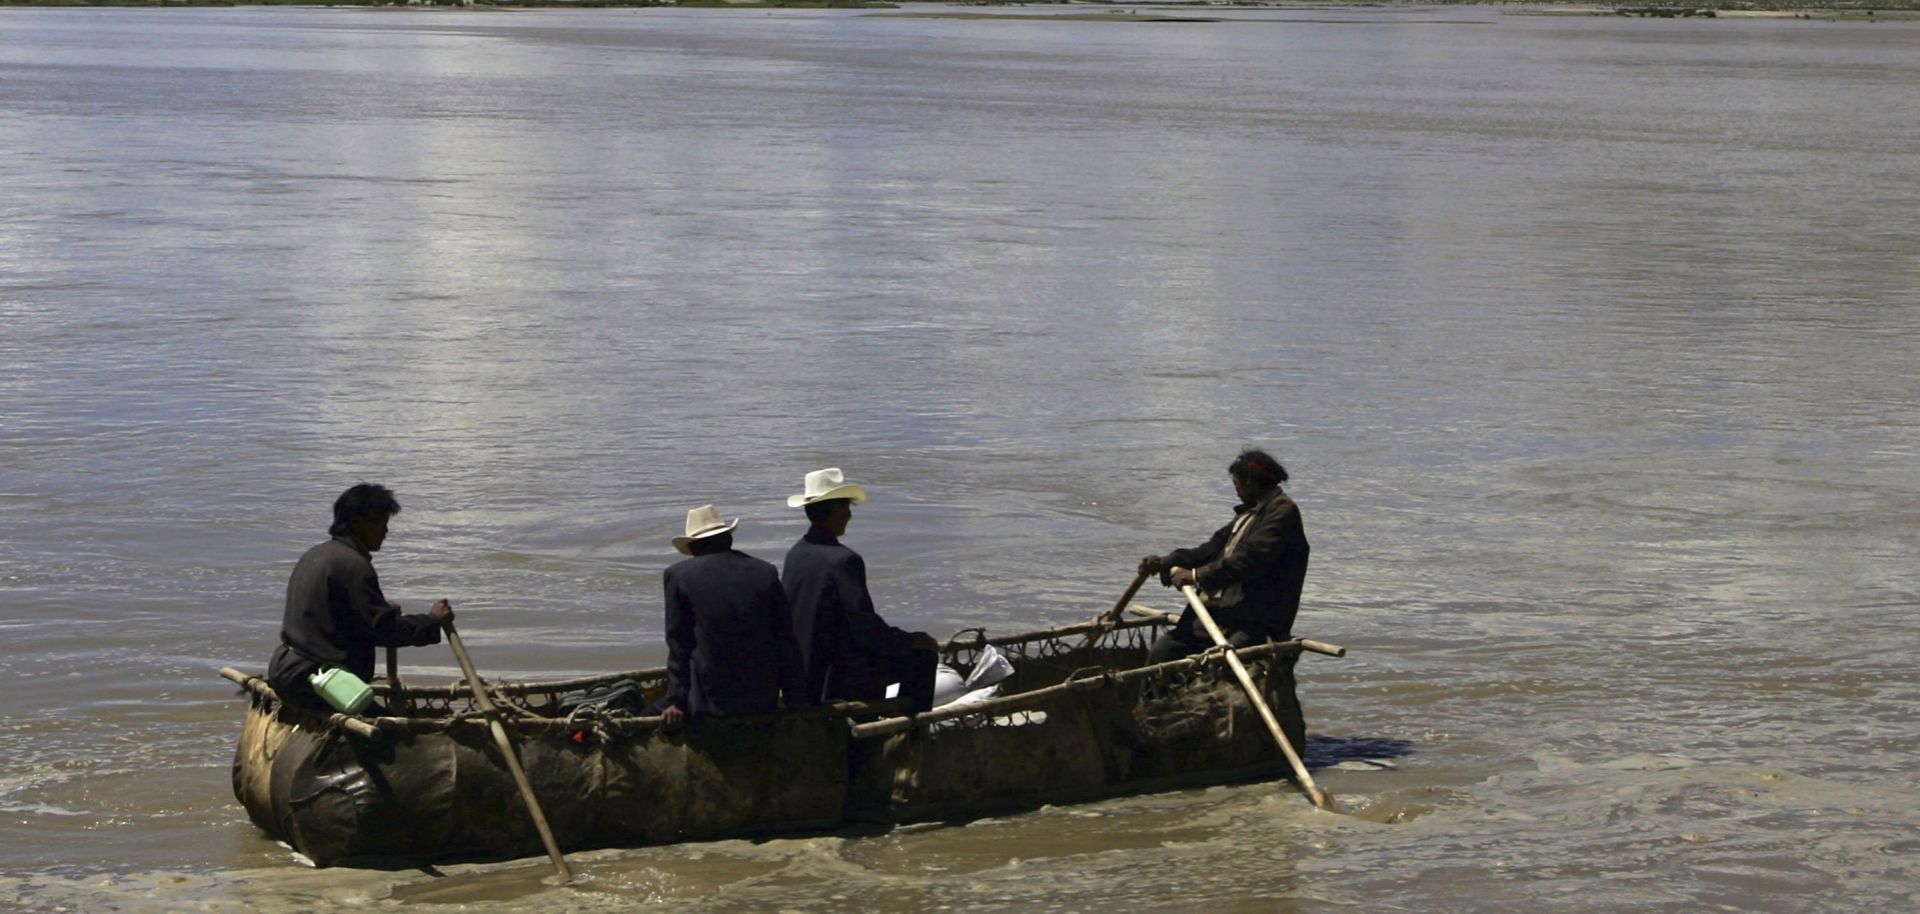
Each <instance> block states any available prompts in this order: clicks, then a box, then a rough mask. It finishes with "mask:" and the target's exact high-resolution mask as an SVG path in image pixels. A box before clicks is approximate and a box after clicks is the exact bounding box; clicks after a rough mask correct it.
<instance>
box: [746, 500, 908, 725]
mask: <svg viewBox="0 0 1920 914" xmlns="http://www.w3.org/2000/svg"><path fill="white" fill-rule="evenodd" d="M866 500H867V490H866V487H864V486H859V485H854V484H852V483H849V482H847V481H846V477H845V476H843V475H842V474H841V472H840V468H839V467H830V468H828V469H824V470H815V471H813V472H811V473H808V474H807V478H806V487H805V490H804V491H802V492H801V493H800V494H798V495H795V496H793V497H791V498H788V499H787V506H788V507H793V508H805V509H806V511H807V520H808V521H809V522H810V526H809V527H808V528H807V532H806V535H804V536H802V537H800V541H799V542H797V543H794V544H793V548H792V549H789V550H787V560H786V564H785V565H783V566H782V568H781V572H780V583H781V584H782V585H783V586H784V587H785V588H786V592H787V603H788V604H789V605H790V606H791V607H792V609H793V630H794V634H795V635H796V636H797V637H798V639H799V642H800V656H801V659H802V661H803V663H804V664H805V667H806V689H807V694H808V695H809V696H812V697H814V698H818V699H820V700H823V701H824V700H827V699H863V698H881V697H884V696H885V694H886V689H887V686H889V685H892V684H893V683H896V682H897V683H899V684H900V694H901V695H904V696H907V697H909V698H911V699H913V705H914V708H915V709H916V710H920V711H924V710H926V709H928V708H930V707H932V706H933V678H934V677H933V674H934V666H935V665H936V664H937V663H938V662H939V650H940V645H939V642H936V641H934V640H933V637H932V636H930V635H928V634H926V633H925V632H909V631H905V630H902V629H898V628H894V627H893V626H891V625H888V624H887V622H886V620H885V619H882V618H880V614H879V613H877V612H875V611H874V608H873V597H872V596H871V595H870V594H868V593H867V565H866V562H865V560H863V559H861V558H860V554H859V553H857V552H854V551H853V550H852V549H849V548H847V547H846V546H845V545H843V544H842V543H841V542H840V537H842V536H845V535H846V532H847V523H848V522H849V521H851V520H852V519H853V506H854V505H857V504H860V503H861V502H864V501H866Z"/></svg>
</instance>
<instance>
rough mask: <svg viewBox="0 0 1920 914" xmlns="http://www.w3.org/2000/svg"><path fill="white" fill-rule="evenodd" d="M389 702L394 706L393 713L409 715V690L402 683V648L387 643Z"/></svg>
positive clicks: (402, 715)
mask: <svg viewBox="0 0 1920 914" xmlns="http://www.w3.org/2000/svg"><path fill="white" fill-rule="evenodd" d="M387 703H388V704H390V705H392V706H393V713H395V714H398V715H400V716H401V717H405V716H406V715H407V710H408V708H407V690H406V687H405V686H402V685H401V684H400V649H399V648H397V647H394V646H393V645H391V644H389V645H387Z"/></svg>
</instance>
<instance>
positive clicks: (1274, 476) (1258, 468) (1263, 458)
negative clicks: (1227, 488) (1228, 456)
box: [1227, 450, 1287, 491]
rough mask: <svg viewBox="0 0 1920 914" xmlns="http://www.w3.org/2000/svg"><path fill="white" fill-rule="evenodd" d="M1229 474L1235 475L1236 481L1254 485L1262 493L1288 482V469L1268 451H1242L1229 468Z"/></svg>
mask: <svg viewBox="0 0 1920 914" xmlns="http://www.w3.org/2000/svg"><path fill="white" fill-rule="evenodd" d="M1227 472H1228V473H1231V474H1233V478H1235V479H1242V480H1246V481H1248V482H1251V483H1253V484H1254V486H1255V487H1256V488H1258V489H1261V490H1262V491H1264V490H1266V489H1271V488H1273V487H1274V486H1277V485H1279V484H1281V483H1283V482H1286V481H1287V468H1286V467H1283V466H1281V465H1280V461H1278V460H1275V459H1273V455H1271V454H1268V453H1267V452H1266V451H1258V450H1255V451H1242V452H1241V453H1240V456H1238V457H1235V458H1233V463H1232V464H1230V465H1228V466H1227Z"/></svg>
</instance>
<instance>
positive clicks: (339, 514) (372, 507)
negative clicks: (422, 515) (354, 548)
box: [327, 482, 400, 536]
mask: <svg viewBox="0 0 1920 914" xmlns="http://www.w3.org/2000/svg"><path fill="white" fill-rule="evenodd" d="M399 513H400V502H399V500H398V499H396V498H394V497H393V490H392V489H389V488H387V487H386V486H382V485H375V484H374V483H371V482H363V483H361V484H359V485H357V486H354V487H353V488H351V489H348V490H346V491H345V492H342V493H340V497H339V498H336V499H334V500H333V526H331V527H329V528H327V533H328V534H329V535H331V536H348V535H350V534H352V533H353V526H352V524H353V520H354V518H357V517H372V516H373V515H375V514H387V515H393V514H399Z"/></svg>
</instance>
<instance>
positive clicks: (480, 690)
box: [440, 622, 573, 885]
mask: <svg viewBox="0 0 1920 914" xmlns="http://www.w3.org/2000/svg"><path fill="white" fill-rule="evenodd" d="M440 628H441V629H442V630H444V631H445V632H446V633H447V643H448V644H451V645H453V656H454V658H455V659H457V660H459V661H460V672H462V673H464V674H466V677H467V688H469V689H472V690H473V701H474V703H475V704H477V705H479V706H480V711H481V713H483V714H485V715H486V717H487V725H488V726H489V727H490V728H491V729H492V730H493V741H494V743H495V744H496V745H498V746H499V747H500V754H501V755H502V756H504V757H505V758H506V760H507V770H508V771H511V772H513V782H514V783H515V784H518V785H520V798H521V799H523V800H526V801H527V812H528V813H530V814H531V815H532V816H533V827H534V829H535V830H536V831H538V832H540V840H541V842H542V843H544V844H546V846H547V856H549V857H552V858H553V875H551V876H548V877H547V878H545V879H542V880H540V881H541V882H545V883H547V884H548V885H563V884H565V883H568V882H572V881H573V870H571V869H569V868H568V867H567V858H566V857H565V856H563V855H561V853H560V844H559V842H556V841H554V840H553V829H551V828H548V827H547V816H546V813H543V812H541V811H540V801H539V800H538V799H536V798H535V797H534V795H533V785H532V784H530V783H528V782H527V772H526V769H524V768H522V767H520V755H519V753H517V752H514V751H513V743H511V742H508V741H507V730H506V728H505V727H502V726H500V712H499V711H498V710H496V709H495V708H494V705H493V699H490V698H488V697H487V687H486V685H485V684H483V683H482V682H481V681H480V674H479V673H476V672H474V669H473V658H471V657H468V656H467V646H466V645H464V644H462V643H460V633H459V632H458V631H455V630H454V628H453V623H452V622H442V623H440Z"/></svg>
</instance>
